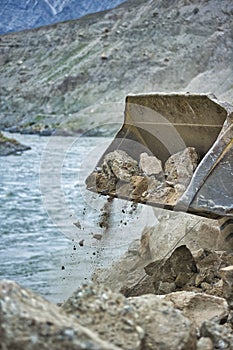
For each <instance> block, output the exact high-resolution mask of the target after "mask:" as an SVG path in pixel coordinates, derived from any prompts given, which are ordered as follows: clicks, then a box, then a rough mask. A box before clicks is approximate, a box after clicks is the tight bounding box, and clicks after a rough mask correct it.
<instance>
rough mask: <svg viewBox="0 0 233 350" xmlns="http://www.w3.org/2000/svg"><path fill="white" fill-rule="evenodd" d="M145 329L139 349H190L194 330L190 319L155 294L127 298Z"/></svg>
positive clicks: (194, 342)
mask: <svg viewBox="0 0 233 350" xmlns="http://www.w3.org/2000/svg"><path fill="white" fill-rule="evenodd" d="M129 300H130V302H131V303H132V305H134V307H135V308H136V309H137V311H138V313H139V315H140V320H141V326H142V327H143V329H144V331H145V337H144V340H143V343H142V348H141V349H143V350H155V349H156V350H187V349H188V350H194V349H196V332H195V327H194V325H193V324H192V322H191V321H190V320H189V319H188V318H186V317H185V316H184V315H183V314H182V313H181V312H180V311H179V310H177V309H175V308H173V307H172V304H171V303H168V302H165V301H164V300H162V299H161V298H160V297H159V296H156V295H152V294H148V295H143V296H140V297H133V298H129Z"/></svg>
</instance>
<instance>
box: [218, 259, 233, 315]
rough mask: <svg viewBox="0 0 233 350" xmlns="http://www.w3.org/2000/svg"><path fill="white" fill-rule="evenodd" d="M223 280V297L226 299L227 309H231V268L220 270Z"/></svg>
mask: <svg viewBox="0 0 233 350" xmlns="http://www.w3.org/2000/svg"><path fill="white" fill-rule="evenodd" d="M220 273H221V277H222V280H223V287H222V289H223V296H224V298H226V300H227V302H228V304H229V307H230V308H231V309H233V266H232V265H231V266H227V267H224V268H222V269H221V270H220Z"/></svg>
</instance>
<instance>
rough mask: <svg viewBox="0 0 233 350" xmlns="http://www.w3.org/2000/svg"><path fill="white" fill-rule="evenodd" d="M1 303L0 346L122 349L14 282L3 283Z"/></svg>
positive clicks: (0, 285)
mask: <svg viewBox="0 0 233 350" xmlns="http://www.w3.org/2000/svg"><path fill="white" fill-rule="evenodd" d="M0 305H1V308H0V320H1V322H0V334H1V349H14V350H17V349H18V350H21V349H30V350H43V349H45V350H53V349H54V350H60V349H69V350H77V349H86V350H89V349H93V350H104V349H105V350H120V348H119V347H117V346H114V345H112V344H110V343H108V342H106V341H104V340H102V339H101V338H100V337H99V336H98V335H97V334H96V333H94V332H92V331H91V330H89V329H87V328H85V327H83V326H81V325H80V324H79V323H78V322H77V320H76V319H75V317H73V316H72V315H67V314H66V313H65V312H64V311H63V310H62V309H61V308H59V307H58V306H56V305H54V304H52V303H50V302H48V301H46V300H45V299H43V298H41V297H40V296H38V295H36V294H34V293H33V292H31V291H29V290H26V289H24V288H22V287H20V286H19V285H18V284H16V283H15V282H12V281H7V280H3V281H1V282H0Z"/></svg>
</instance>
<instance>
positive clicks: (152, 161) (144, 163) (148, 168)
mask: <svg viewBox="0 0 233 350" xmlns="http://www.w3.org/2000/svg"><path fill="white" fill-rule="evenodd" d="M139 167H140V170H141V171H142V173H143V174H144V175H147V176H151V175H156V176H158V177H161V176H162V177H164V174H163V167H162V162H161V160H160V159H158V158H157V157H155V156H149V155H148V154H147V153H145V152H144V153H141V154H140V162H139Z"/></svg>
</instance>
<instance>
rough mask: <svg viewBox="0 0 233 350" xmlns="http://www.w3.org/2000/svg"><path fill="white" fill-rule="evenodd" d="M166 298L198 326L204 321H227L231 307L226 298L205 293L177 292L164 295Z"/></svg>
mask: <svg viewBox="0 0 233 350" xmlns="http://www.w3.org/2000/svg"><path fill="white" fill-rule="evenodd" d="M164 300H166V301H170V302H172V303H173V306H174V307H175V308H177V309H179V310H181V311H182V314H183V315H185V316H186V317H188V318H189V319H190V321H192V322H193V323H194V324H195V326H196V327H197V328H199V327H201V325H202V323H203V322H204V321H214V322H216V323H218V324H219V323H221V322H222V321H224V320H225V321H226V319H227V317H228V314H229V309H228V305H227V302H226V300H225V299H224V298H219V297H215V296H213V295H207V294H205V293H194V292H187V291H181V292H175V293H171V294H167V295H165V296H164Z"/></svg>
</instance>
